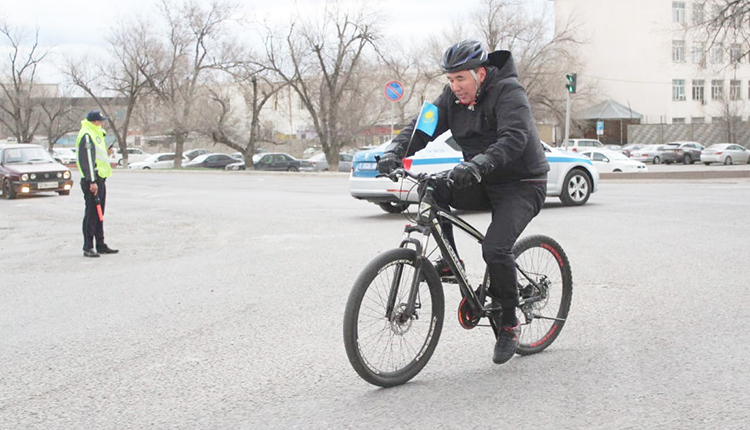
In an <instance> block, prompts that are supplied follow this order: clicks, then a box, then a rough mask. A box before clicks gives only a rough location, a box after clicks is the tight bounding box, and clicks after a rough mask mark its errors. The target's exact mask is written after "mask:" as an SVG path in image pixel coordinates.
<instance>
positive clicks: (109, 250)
mask: <svg viewBox="0 0 750 430" xmlns="http://www.w3.org/2000/svg"><path fill="white" fill-rule="evenodd" d="M96 250H97V252H99V254H117V253H118V252H120V250H119V249H112V248H110V247H109V246H107V245H104V246H102V247H99V248H96Z"/></svg>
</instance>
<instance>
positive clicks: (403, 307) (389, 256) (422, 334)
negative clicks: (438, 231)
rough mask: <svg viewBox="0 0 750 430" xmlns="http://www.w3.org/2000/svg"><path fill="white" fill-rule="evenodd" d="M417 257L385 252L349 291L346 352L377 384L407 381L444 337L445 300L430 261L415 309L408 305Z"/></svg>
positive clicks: (408, 251)
mask: <svg viewBox="0 0 750 430" xmlns="http://www.w3.org/2000/svg"><path fill="white" fill-rule="evenodd" d="M417 258H418V256H417V253H416V252H415V251H414V250H412V249H405V248H399V249H392V250H390V251H386V252H384V253H383V254H381V255H379V256H378V257H376V258H375V259H374V260H373V261H372V262H371V263H370V264H369V265H367V267H365V269H364V270H363V271H362V273H361V274H360V275H359V277H358V278H357V280H356V281H355V283H354V286H353V287H352V291H351V293H350V294H349V300H348V301H347V303H346V311H345V313H344V346H345V348H346V355H347V356H348V357H349V362H350V363H351V364H352V367H353V368H354V370H355V371H356V372H357V373H358V374H359V376H361V377H362V379H364V380H365V381H367V382H369V383H371V384H373V385H378V386H381V387H391V386H395V385H401V384H404V383H406V382H407V381H409V380H410V379H411V378H413V377H414V376H416V375H417V374H418V373H419V372H420V371H421V370H422V368H423V367H424V366H425V364H427V361H429V359H430V357H431V356H432V353H433V352H434V351H435V347H436V346H437V343H438V340H439V339H440V333H441V331H442V329H443V316H444V311H445V299H444V296H443V288H442V284H441V283H440V279H439V278H438V276H437V273H436V272H435V271H434V269H433V268H432V266H429V267H426V268H424V269H423V270H422V274H423V276H420V280H419V282H418V284H417V286H416V288H417V291H416V303H415V305H416V306H415V310H414V312H413V313H411V314H410V313H409V312H408V310H407V307H408V306H407V304H408V301H409V295H410V292H411V289H412V283H413V282H414V276H415V272H416V263H417ZM424 264H425V265H429V264H430V263H429V262H428V261H427V260H424ZM389 303H390V304H391V305H390V306H389ZM389 308H391V309H390V310H389Z"/></svg>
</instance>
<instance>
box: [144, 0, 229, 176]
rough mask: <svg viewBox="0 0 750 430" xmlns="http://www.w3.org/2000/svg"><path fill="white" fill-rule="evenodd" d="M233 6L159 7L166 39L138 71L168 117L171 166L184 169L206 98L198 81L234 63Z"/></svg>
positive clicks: (217, 1)
mask: <svg viewBox="0 0 750 430" xmlns="http://www.w3.org/2000/svg"><path fill="white" fill-rule="evenodd" d="M235 10H236V6H235V5H233V4H230V3H227V2H224V1H222V0H213V1H211V2H210V3H209V4H208V5H205V6H204V4H202V3H199V2H198V1H197V0H187V1H185V2H184V3H182V4H180V5H175V4H173V3H171V2H169V1H168V0H162V1H161V3H160V12H161V17H162V18H163V19H164V20H165V21H166V23H167V27H166V29H167V33H166V36H167V37H166V40H164V41H163V42H162V43H161V45H160V46H159V49H156V50H154V51H152V53H151V62H150V65H149V67H144V68H143V70H142V72H143V73H144V76H145V77H146V79H147V81H148V83H149V87H150V89H151V91H152V92H153V94H154V95H155V97H156V98H157V99H158V101H159V102H160V104H161V105H162V106H163V107H164V108H165V110H166V112H167V115H166V116H167V118H166V121H167V123H168V126H169V128H170V129H171V134H172V135H173V136H174V138H175V153H176V156H175V167H181V166H182V152H183V149H184V145H185V141H186V140H187V137H188V135H189V133H190V132H191V131H195V129H196V128H198V127H197V124H198V120H197V116H199V113H198V112H197V111H196V107H197V106H198V102H199V101H200V100H202V99H204V98H205V97H207V95H206V93H205V92H204V91H202V90H203V86H202V81H201V80H202V79H205V78H207V77H208V75H210V74H211V73H212V72H215V71H220V70H221V69H222V68H224V67H226V66H227V64H229V63H232V62H235V61H237V60H236V59H237V56H236V45H233V44H232V43H222V42H224V41H226V40H227V39H226V34H225V30H226V26H227V24H228V23H229V21H230V19H231V17H232V14H233V13H234V12H235Z"/></svg>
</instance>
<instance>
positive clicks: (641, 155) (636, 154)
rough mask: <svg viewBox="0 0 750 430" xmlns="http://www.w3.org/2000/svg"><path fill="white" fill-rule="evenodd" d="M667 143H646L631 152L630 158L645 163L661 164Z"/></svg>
mask: <svg viewBox="0 0 750 430" xmlns="http://www.w3.org/2000/svg"><path fill="white" fill-rule="evenodd" d="M665 146H666V145H646V146H644V147H643V148H641V149H637V150H635V151H632V152H631V153H630V158H632V159H633V160H636V161H641V162H643V163H653V164H659V163H661V162H662V160H663V159H664V147H665Z"/></svg>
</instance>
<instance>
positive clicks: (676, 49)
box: [672, 40, 685, 63]
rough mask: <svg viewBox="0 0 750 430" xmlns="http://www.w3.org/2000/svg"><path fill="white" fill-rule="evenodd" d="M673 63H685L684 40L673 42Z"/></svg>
mask: <svg viewBox="0 0 750 430" xmlns="http://www.w3.org/2000/svg"><path fill="white" fill-rule="evenodd" d="M672 61H674V62H675V63H684V62H685V41H684V40H673V41H672Z"/></svg>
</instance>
